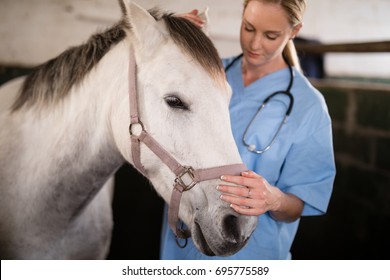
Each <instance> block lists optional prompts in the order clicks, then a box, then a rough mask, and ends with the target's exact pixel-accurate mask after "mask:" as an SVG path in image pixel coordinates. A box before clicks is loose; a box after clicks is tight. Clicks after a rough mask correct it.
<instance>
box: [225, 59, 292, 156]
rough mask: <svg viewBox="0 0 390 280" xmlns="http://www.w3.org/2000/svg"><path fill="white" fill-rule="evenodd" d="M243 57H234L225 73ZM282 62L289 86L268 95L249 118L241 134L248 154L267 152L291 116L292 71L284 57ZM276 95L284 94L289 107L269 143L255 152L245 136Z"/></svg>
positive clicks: (254, 148)
mask: <svg viewBox="0 0 390 280" xmlns="http://www.w3.org/2000/svg"><path fill="white" fill-rule="evenodd" d="M242 56H243V54H240V55H238V56H236V57H235V58H234V59H233V60H232V61H231V62H230V63H229V64H228V65H227V66H226V67H225V73H227V71H228V70H229V69H230V68H231V67H232V66H233V65H234V63H235V62H236V61H238V60H239V59H240V58H241V57H242ZM283 58H284V60H285V61H286V63H287V66H288V68H289V71H290V81H289V84H288V86H287V88H286V90H281V91H277V92H274V93H272V94H270V95H269V96H268V97H267V98H266V99H264V101H263V103H262V104H261V105H260V106H259V108H258V109H257V111H256V113H255V114H254V115H253V117H252V118H251V120H250V121H249V123H248V125H247V127H246V128H245V130H244V133H243V136H242V142H243V144H244V146H246V147H247V148H248V150H249V151H250V152H253V153H256V154H262V153H264V152H266V151H268V150H269V148H271V146H272V145H273V143H274V142H275V139H276V137H277V136H278V134H279V132H280V131H281V129H282V127H283V125H284V124H285V123H286V122H287V119H288V117H289V116H290V114H291V111H292V109H293V107H294V97H293V95H292V94H291V88H292V86H293V82H294V77H295V75H294V71H293V69H292V66H291V65H290V64H289V63H288V61H287V59H285V57H283ZM278 94H285V95H287V96H288V97H289V99H290V103H289V106H288V108H287V110H286V113H285V116H284V118H283V120H282V122H281V123H280V125H279V127H278V129H277V131H276V133H275V135H274V136H273V137H272V139H271V141H270V143H269V144H268V145H267V146H266V147H265V148H264V149H261V150H257V149H256V146H255V145H253V144H249V143H247V141H246V136H247V133H248V130H249V128H250V127H251V125H252V124H253V122H254V121H255V119H256V117H257V116H258V115H259V113H260V111H261V110H262V109H263V108H264V107H265V106H266V105H267V103H268V102H269V101H270V100H271V99H272V98H273V97H275V96H276V95H278Z"/></svg>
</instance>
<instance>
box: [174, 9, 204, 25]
mask: <svg viewBox="0 0 390 280" xmlns="http://www.w3.org/2000/svg"><path fill="white" fill-rule="evenodd" d="M176 16H178V17H182V18H185V19H188V20H189V21H191V22H192V23H193V24H195V25H196V26H198V27H199V28H203V26H204V24H205V21H204V20H203V19H202V18H201V17H200V16H199V11H198V10H197V9H194V10H192V11H191V12H189V13H185V14H177V15H176Z"/></svg>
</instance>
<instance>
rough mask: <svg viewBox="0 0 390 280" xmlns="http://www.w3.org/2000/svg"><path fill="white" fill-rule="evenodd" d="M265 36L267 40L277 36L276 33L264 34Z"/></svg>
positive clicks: (274, 38)
mask: <svg viewBox="0 0 390 280" xmlns="http://www.w3.org/2000/svg"><path fill="white" fill-rule="evenodd" d="M265 37H266V38H267V39H269V40H276V39H277V38H278V35H275V34H265Z"/></svg>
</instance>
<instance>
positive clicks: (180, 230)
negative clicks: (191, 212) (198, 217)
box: [175, 221, 188, 249]
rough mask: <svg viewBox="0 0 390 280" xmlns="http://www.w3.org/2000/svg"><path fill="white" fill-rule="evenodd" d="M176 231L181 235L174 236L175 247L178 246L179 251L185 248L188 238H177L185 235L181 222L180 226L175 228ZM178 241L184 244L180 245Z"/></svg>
mask: <svg viewBox="0 0 390 280" xmlns="http://www.w3.org/2000/svg"><path fill="white" fill-rule="evenodd" d="M177 231H178V232H180V233H181V234H177V235H175V241H176V244H177V246H179V247H180V248H181V249H183V248H185V247H186V246H187V243H188V237H184V238H183V237H178V235H181V236H186V233H185V229H184V223H183V222H182V221H181V225H180V228H177ZM179 239H184V244H183V245H182V244H180V241H179Z"/></svg>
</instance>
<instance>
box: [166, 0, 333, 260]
mask: <svg viewBox="0 0 390 280" xmlns="http://www.w3.org/2000/svg"><path fill="white" fill-rule="evenodd" d="M304 9H305V0H246V1H244V11H243V15H242V24H241V30H240V41H241V48H242V52H243V54H242V56H239V57H236V58H231V59H226V60H224V61H223V63H224V65H225V70H226V76H227V79H228V81H229V83H230V85H231V87H232V90H233V95H232V99H231V103H230V115H231V124H232V130H233V134H234V137H235V140H236V143H237V146H238V148H239V151H240V154H241V157H242V159H243V161H244V163H245V164H246V165H247V167H248V168H249V169H250V170H253V171H248V172H244V173H243V174H242V175H241V176H224V177H223V178H222V179H223V182H229V183H235V184H238V185H241V186H244V187H246V188H239V187H232V186H228V185H225V184H223V183H222V184H221V185H220V186H218V187H217V190H218V191H219V192H221V199H222V200H224V201H226V202H227V203H229V204H230V206H231V207H232V208H233V209H234V210H235V211H237V212H238V213H240V214H243V215H256V216H258V226H257V228H256V229H255V231H254V233H253V235H252V237H251V238H250V240H249V242H248V244H247V245H246V247H244V248H243V249H242V250H240V251H239V252H238V253H236V254H234V255H233V256H230V257H227V258H223V259H291V254H290V248H291V245H292V242H293V240H294V237H295V234H296V232H297V229H298V224H299V219H300V217H301V216H302V215H321V214H324V213H325V212H326V210H327V206H328V203H329V199H330V196H331V192H332V186H333V180H334V176H335V165H334V156H333V147H332V134H331V120H330V117H329V114H328V111H327V107H326V104H325V101H324V99H323V98H322V96H321V94H320V93H319V92H318V91H317V90H316V89H315V88H313V87H312V86H311V84H310V83H309V82H308V80H307V79H306V78H305V77H304V76H303V75H302V73H301V72H300V68H299V63H298V59H297V55H296V51H295V48H294V45H293V42H292V39H293V38H294V37H295V36H296V35H297V34H298V32H299V31H300V29H301V27H302V18H303V13H304ZM184 16H185V17H187V18H188V19H190V20H191V21H192V22H194V23H196V24H198V25H199V26H201V25H202V20H201V19H200V18H199V17H198V13H197V11H196V10H194V11H193V12H191V13H190V14H186V15H184ZM290 66H292V67H290ZM280 91H283V92H282V93H281V92H280ZM275 92H278V93H276V94H275V95H273V94H274V93H275ZM290 93H291V95H292V97H289V94H290ZM271 95H272V97H271V99H270V100H269V101H268V102H267V104H266V106H265V107H264V108H263V109H261V110H260V111H259V112H258V113H256V112H257V111H258V109H259V107H260V106H261V105H262V104H263V102H264V101H265V100H266V98H267V97H269V96H271ZM289 106H291V113H290V115H289V117H288V119H287V121H286V122H285V123H284V124H282V126H280V123H281V122H282V120H283V118H284V117H285V116H286V115H288V112H287V111H289ZM279 127H280V130H279V131H278V129H279ZM165 215H166V213H165ZM166 224H167V223H166V219H165V220H164V226H163V233H162V244H161V258H162V259H209V258H211V259H216V258H219V257H207V256H205V255H203V254H202V253H200V252H199V251H198V250H197V249H196V248H195V246H194V245H193V243H192V242H191V241H189V244H188V245H187V247H186V248H184V249H180V248H178V247H177V246H176V244H175V238H174V236H173V234H172V233H171V232H170V230H169V227H168V226H167V225H166Z"/></svg>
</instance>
